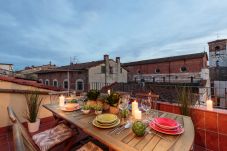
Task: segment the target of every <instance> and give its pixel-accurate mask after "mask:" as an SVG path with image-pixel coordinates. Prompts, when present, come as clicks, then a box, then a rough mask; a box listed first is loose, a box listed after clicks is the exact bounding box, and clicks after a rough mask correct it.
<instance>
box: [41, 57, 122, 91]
mask: <svg viewBox="0 0 227 151" xmlns="http://www.w3.org/2000/svg"><path fill="white" fill-rule="evenodd" d="M37 75H38V79H39V81H40V82H42V83H44V84H46V85H52V86H55V87H61V88H63V89H65V90H75V91H78V92H83V91H87V90H89V89H101V88H102V87H104V86H106V85H108V84H112V83H115V82H120V83H122V82H123V83H126V82H127V70H125V69H124V68H122V67H121V63H120V57H116V60H112V59H109V55H104V58H103V60H99V61H92V62H85V63H79V64H70V65H67V66H62V67H58V68H55V69H52V70H43V71H39V72H37Z"/></svg>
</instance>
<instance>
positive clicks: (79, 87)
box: [76, 79, 84, 91]
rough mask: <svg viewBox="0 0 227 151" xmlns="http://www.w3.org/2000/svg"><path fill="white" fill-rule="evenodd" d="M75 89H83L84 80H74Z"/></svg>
mask: <svg viewBox="0 0 227 151" xmlns="http://www.w3.org/2000/svg"><path fill="white" fill-rule="evenodd" d="M76 90H78V91H83V90H84V82H83V80H82V79H78V80H76Z"/></svg>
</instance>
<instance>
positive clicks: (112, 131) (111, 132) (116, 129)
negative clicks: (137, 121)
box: [109, 123, 125, 134]
mask: <svg viewBox="0 0 227 151" xmlns="http://www.w3.org/2000/svg"><path fill="white" fill-rule="evenodd" d="M124 125H125V123H122V124H121V125H119V126H117V127H116V128H115V129H113V130H111V131H110V132H109V134H113V133H114V132H116V131H118V130H121V129H122V127H124Z"/></svg>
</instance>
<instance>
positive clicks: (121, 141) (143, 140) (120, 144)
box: [43, 104, 194, 151]
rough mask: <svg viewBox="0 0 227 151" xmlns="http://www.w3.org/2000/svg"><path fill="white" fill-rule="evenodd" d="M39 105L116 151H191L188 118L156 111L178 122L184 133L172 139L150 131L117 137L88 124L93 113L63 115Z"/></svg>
mask: <svg viewBox="0 0 227 151" xmlns="http://www.w3.org/2000/svg"><path fill="white" fill-rule="evenodd" d="M43 106H44V107H45V108H46V109H48V110H49V111H51V112H52V113H53V114H55V115H57V116H59V117H61V118H63V119H65V120H67V121H68V122H70V123H72V124H74V125H76V126H77V127H79V128H81V129H82V130H83V131H84V132H85V133H87V134H88V135H90V136H92V137H94V138H95V139H97V140H99V141H100V142H102V143H103V144H105V145H107V146H108V147H110V148H111V149H113V150H117V151H125V150H128V151H129V150H130V151H150V150H154V151H165V150H174V151H178V150H180V151H188V150H190V149H191V146H192V145H193V142H194V126H193V123H192V120H191V118H190V117H188V116H182V115H178V114H173V113H168V112H162V111H159V116H160V117H168V118H171V119H175V120H177V121H178V122H179V123H181V124H182V125H183V127H184V129H185V132H184V133H183V134H181V135H176V136H173V135H165V134H161V133H157V132H155V131H153V130H151V131H152V133H150V134H148V133H147V134H145V135H144V136H143V137H136V136H135V134H134V133H133V132H132V130H131V128H130V129H126V130H124V131H123V132H122V133H120V134H119V135H117V134H116V133H110V132H111V131H112V130H113V129H114V128H110V129H100V128H97V127H95V126H93V125H92V123H91V121H92V120H93V119H94V118H95V116H96V115H95V114H94V113H90V114H88V115H85V114H83V113H82V112H81V111H74V112H64V111H62V110H61V109H60V108H59V106H58V105H54V104H47V105H43ZM143 117H144V116H143ZM160 136H162V137H163V138H165V139H163V138H161V137H160Z"/></svg>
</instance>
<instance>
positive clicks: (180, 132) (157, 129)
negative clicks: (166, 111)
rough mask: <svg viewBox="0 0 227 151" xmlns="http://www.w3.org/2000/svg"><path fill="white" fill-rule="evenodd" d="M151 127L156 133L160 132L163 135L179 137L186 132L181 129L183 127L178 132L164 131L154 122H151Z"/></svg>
mask: <svg viewBox="0 0 227 151" xmlns="http://www.w3.org/2000/svg"><path fill="white" fill-rule="evenodd" d="M149 126H150V127H151V128H152V129H153V130H155V131H158V132H160V133H163V134H169V135H179V134H182V133H183V132H184V128H181V127H178V128H177V129H176V130H168V129H162V128H160V127H159V126H157V125H156V124H155V123H154V122H151V123H150V124H149Z"/></svg>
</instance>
